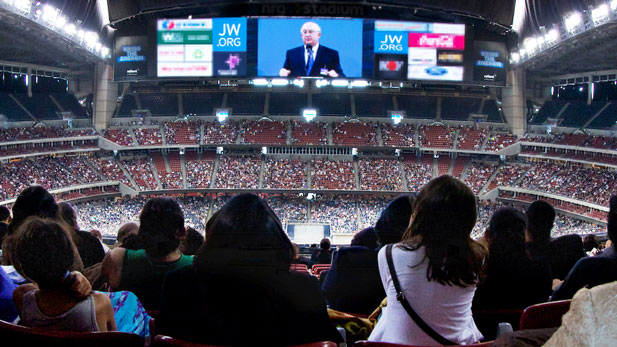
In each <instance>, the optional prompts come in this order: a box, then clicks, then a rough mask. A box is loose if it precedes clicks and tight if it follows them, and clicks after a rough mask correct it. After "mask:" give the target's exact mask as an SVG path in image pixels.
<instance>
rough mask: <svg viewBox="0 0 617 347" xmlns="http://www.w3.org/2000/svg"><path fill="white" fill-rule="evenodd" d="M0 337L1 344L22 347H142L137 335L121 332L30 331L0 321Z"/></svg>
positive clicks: (142, 340) (142, 342)
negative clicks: (12, 344) (15, 343)
mask: <svg viewBox="0 0 617 347" xmlns="http://www.w3.org/2000/svg"><path fill="white" fill-rule="evenodd" d="M0 336H2V341H3V342H8V343H9V344H10V341H19V344H20V345H23V346H46V347H56V346H57V347H73V346H74V347H78V346H88V347H108V346H126V347H133V346H134V347H143V345H144V339H142V338H141V336H139V335H135V334H130V333H123V332H117V331H113V332H71V331H51V330H43V329H32V328H27V327H23V326H19V325H15V324H11V323H8V322H5V321H0Z"/></svg>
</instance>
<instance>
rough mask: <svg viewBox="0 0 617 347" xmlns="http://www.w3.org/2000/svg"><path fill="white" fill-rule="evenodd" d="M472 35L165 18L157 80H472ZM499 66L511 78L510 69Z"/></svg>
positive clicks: (391, 25) (411, 25) (416, 26)
mask: <svg viewBox="0 0 617 347" xmlns="http://www.w3.org/2000/svg"><path fill="white" fill-rule="evenodd" d="M466 34H467V33H466V27H465V24H448V23H425V22H402V21H386V20H371V19H340V18H337V19H333V18H212V19H210V18H206V19H162V20H158V22H157V35H156V62H157V63H156V66H157V73H156V76H157V77H288V78H295V77H328V78H366V79H383V80H418V81H451V82H461V81H464V80H465V81H470V82H471V81H472V80H473V77H474V76H477V75H483V74H478V73H475V71H474V70H473V69H474V68H475V65H474V64H473V62H471V61H467V58H468V57H469V59H472V58H473V57H475V56H476V55H477V54H474V53H472V50H473V49H474V47H475V46H474V44H468V42H466V41H467V38H466ZM472 37H473V36H472ZM496 44H498V45H504V47H505V44H504V43H503V42H498V43H496ZM493 57H494V55H493V56H491V59H492V58H493ZM499 58H502V59H505V57H499ZM492 66H497V67H500V70H504V71H503V73H501V74H500V77H501V76H502V75H503V76H505V69H506V67H507V65H505V64H504V63H499V64H493V65H492ZM500 79H501V78H498V79H495V80H493V81H492V82H502V81H501V80H500ZM504 79H505V78H504ZM483 81H485V80H484V79H483Z"/></svg>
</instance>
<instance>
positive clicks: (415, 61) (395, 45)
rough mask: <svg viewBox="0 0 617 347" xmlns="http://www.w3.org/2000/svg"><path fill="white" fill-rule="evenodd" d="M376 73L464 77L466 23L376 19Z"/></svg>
mask: <svg viewBox="0 0 617 347" xmlns="http://www.w3.org/2000/svg"><path fill="white" fill-rule="evenodd" d="M373 48H374V52H375V61H374V77H375V78H378V79H397V80H404V79H409V80H439V81H462V80H463V71H464V65H463V62H464V57H463V53H464V51H465V25H464V24H444V23H421V22H397V21H376V22H375V31H374V43H373Z"/></svg>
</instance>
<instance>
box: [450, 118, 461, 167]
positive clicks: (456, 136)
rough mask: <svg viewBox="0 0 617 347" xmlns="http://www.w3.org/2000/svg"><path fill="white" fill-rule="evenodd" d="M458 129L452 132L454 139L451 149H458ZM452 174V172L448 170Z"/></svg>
mask: <svg viewBox="0 0 617 347" xmlns="http://www.w3.org/2000/svg"><path fill="white" fill-rule="evenodd" d="M459 131H460V129H456V130H455V131H454V138H453V139H452V149H458V133H459ZM450 172H452V170H450Z"/></svg>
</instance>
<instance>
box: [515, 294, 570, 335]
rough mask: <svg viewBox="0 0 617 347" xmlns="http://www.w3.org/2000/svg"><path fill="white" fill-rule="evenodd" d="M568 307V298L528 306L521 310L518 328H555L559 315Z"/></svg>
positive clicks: (558, 321)
mask: <svg viewBox="0 0 617 347" xmlns="http://www.w3.org/2000/svg"><path fill="white" fill-rule="evenodd" d="M569 309H570V300H561V301H554V302H545V303H541V304H536V305H532V306H529V307H527V308H526V309H525V311H523V315H522V316H521V322H520V324H519V329H521V330H523V329H543V328H556V327H559V326H560V325H561V317H562V316H563V315H564V314H565V313H566V312H568V310H569Z"/></svg>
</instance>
